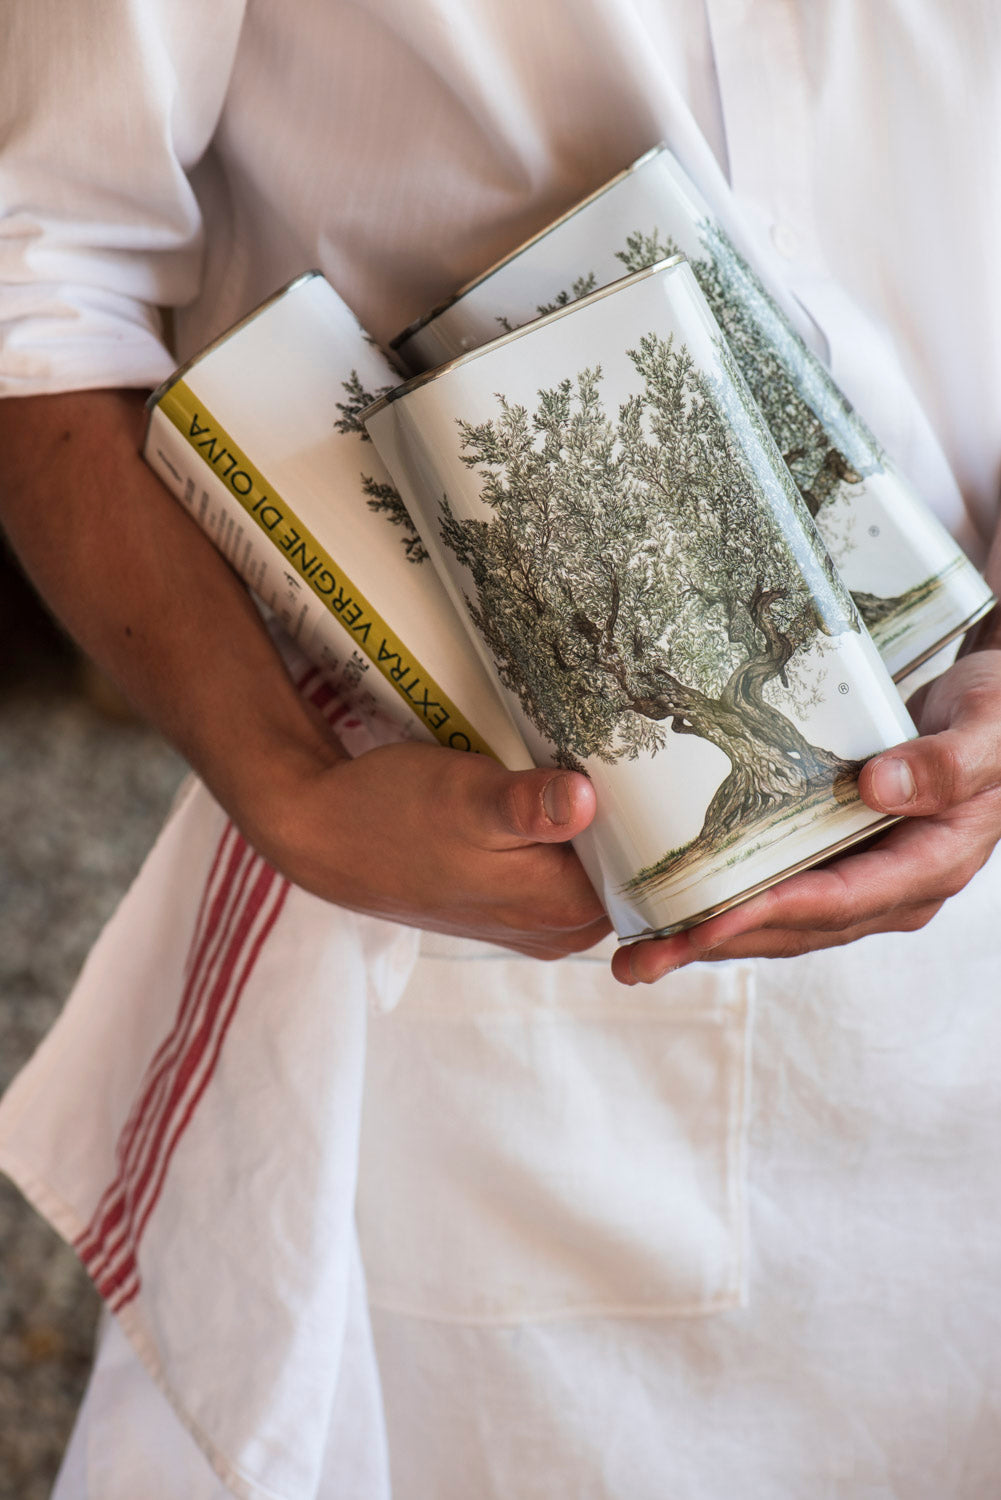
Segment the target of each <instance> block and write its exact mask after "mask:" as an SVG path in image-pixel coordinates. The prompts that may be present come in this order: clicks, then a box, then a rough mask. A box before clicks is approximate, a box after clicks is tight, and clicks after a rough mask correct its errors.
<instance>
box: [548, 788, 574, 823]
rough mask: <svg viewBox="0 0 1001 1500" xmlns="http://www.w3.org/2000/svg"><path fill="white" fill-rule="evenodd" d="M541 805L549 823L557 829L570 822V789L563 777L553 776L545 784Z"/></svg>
mask: <svg viewBox="0 0 1001 1500" xmlns="http://www.w3.org/2000/svg"><path fill="white" fill-rule="evenodd" d="M542 805H543V807H544V808H545V809H546V817H547V818H548V819H549V821H550V823H555V824H556V826H557V827H558V828H564V827H565V826H566V824H567V823H569V822H570V813H571V811H572V807H571V802H570V788H569V786H568V785H567V778H566V777H565V776H554V777H553V778H552V780H551V781H547V782H546V785H545V788H544V790H543V793H542Z"/></svg>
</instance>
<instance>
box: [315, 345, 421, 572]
mask: <svg viewBox="0 0 1001 1500" xmlns="http://www.w3.org/2000/svg"><path fill="white" fill-rule="evenodd" d="M341 386H342V389H343V391H344V394H345V397H346V398H347V399H346V400H344V401H338V402H337V410H338V411H339V412H340V416H339V417H337V418H336V419H335V421H334V427H335V428H336V430H337V431H338V432H343V433H355V434H357V436H358V437H359V438H360V439H361V441H362V442H363V443H368V442H371V438H370V437H369V435H368V433H367V432H366V431H365V428H364V427H363V426H362V424H361V422H360V421H359V420H358V418H359V415H360V413H361V412H363V411H364V410H365V408H366V406H371V405H372V402H373V401H377V400H378V399H379V397H380V396H385V395H386V393H387V392H388V391H391V390H392V389H393V387H392V386H389V385H384V386H382V387H380V389H379V390H377V391H368V390H366V389H365V386H364V385H363V384H362V380H361V376H360V375H359V374H358V371H357V370H352V371H351V374H350V375H349V377H348V379H347V380H345V381H342V383H341ZM361 488H362V494H363V495H364V496H365V497H366V504H367V505H368V508H369V510H371V511H375V512H376V513H378V514H380V515H384V516H385V517H386V519H387V521H388V522H389V524H390V525H391V526H398V527H399V528H400V530H401V532H402V535H401V538H400V540H401V541H402V543H403V550H404V552H405V553H406V555H407V561H408V562H412V563H422V562H424V561H426V559H427V551H426V549H425V547H424V543H423V542H422V541H421V539H420V536H419V535H418V532H417V527H416V526H415V525H414V523H413V521H412V520H411V518H410V512H409V511H408V510H407V507H406V506H405V505H404V503H403V498H402V496H401V495H400V492H399V490H397V489H396V488H395V486H394V485H391V484H387V483H386V482H385V481H384V480H379V479H375V478H373V476H372V475H371V474H362V476H361Z"/></svg>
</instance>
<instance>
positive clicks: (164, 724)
mask: <svg viewBox="0 0 1001 1500" xmlns="http://www.w3.org/2000/svg"><path fill="white" fill-rule="evenodd" d="M142 430H143V404H142V397H141V396H140V395H139V394H138V393H136V392H115V391H94V392H83V393H74V394H67V395H55V396H37V397H29V398H24V399H17V400H13V399H12V400H7V401H3V402H0V519H2V521H3V525H4V527H5V529H6V531H7V533H8V535H9V537H10V540H11V543H12V544H13V546H14V548H15V550H16V551H17V553H18V554H19V556H20V558H21V559H22V562H23V564H24V566H25V568H26V569H27V571H28V573H29V574H30V576H31V577H32V579H33V580H34V582H35V584H36V586H37V588H38V590H39V592H40V593H41V594H42V596H43V598H45V600H46V601H47V603H48V604H49V606H50V607H51V608H52V610H53V612H54V613H55V614H56V615H57V616H58V617H59V619H60V620H61V621H62V623H63V624H64V625H65V626H66V628H67V630H68V631H69V632H70V634H71V635H72V636H73V637H74V638H75V639H76V640H77V641H78V642H79V643H80V644H81V646H82V647H83V648H84V650H85V651H87V653H88V654H89V655H91V656H92V657H93V658H94V660H95V661H97V662H98V663H99V664H100V666H101V667H102V668H103V669H104V670H105V671H106V672H107V673H108V674H109V675H110V676H111V677H113V678H114V680H115V681H116V682H118V683H119V685H120V686H121V687H122V689H123V690H124V692H125V693H126V694H127V695H128V697H129V698H130V699H131V700H132V702H133V703H134V704H135V705H136V706H137V708H138V709H139V711H140V712H141V713H142V714H143V715H145V716H146V717H147V718H149V719H150V720H151V721H152V722H153V723H154V724H156V725H157V727H158V728H159V729H160V730H161V731H162V732H163V734H164V735H165V736H166V737H167V738H168V739H169V740H170V741H171V742H172V743H173V744H174V745H176V746H177V747H178V749H179V750H180V751H181V753H182V754H183V755H184V756H185V757H186V759H187V760H188V761H189V762H190V763H191V765H192V766H194V768H195V769H196V770H197V771H198V773H199V774H200V775H201V776H202V777H203V779H204V780H205V782H206V783H207V785H208V786H209V787H210V789H211V790H212V791H213V793H214V794H215V795H216V797H217V798H218V799H219V801H220V802H221V803H222V804H223V806H224V807H226V808H227V810H228V811H229V812H230V813H231V815H232V816H234V817H235V819H236V820H237V822H239V823H240V824H241V826H243V827H244V828H245V829H246V830H247V831H248V832H249V833H250V834H251V836H255V835H257V836H258V837H259V838H260V837H262V836H263V830H262V829H260V828H258V827H256V826H255V811H254V810H255V806H256V804H257V800H258V792H259V789H260V788H261V787H274V786H275V784H276V783H277V782H279V781H280V780H281V778H282V777H283V776H286V775H289V776H291V775H293V774H301V773H302V772H303V771H308V769H309V768H310V766H315V767H317V768H320V767H323V766H325V765H329V764H330V763H331V762H332V760H334V759H336V758H337V756H338V753H339V752H338V749H337V747H336V744H335V743H334V742H333V741H332V740H331V739H330V738H329V737H328V736H326V735H325V733H324V731H323V730H322V729H321V728H320V727H319V726H318V725H317V724H316V723H315V722H314V721H313V719H312V718H311V716H310V713H309V710H308V709H306V708H305V707H304V705H303V704H302V702H301V700H300V699H299V696H298V694H297V693H296V691H295V689H294V686H293V685H292V683H291V682H290V681H289V678H288V676H287V674H286V672H285V669H284V666H283V664H282V662H281V659H280V657H279V656H278V653H277V652H276V650H275V648H274V645H273V644H272V642H271V639H270V637H269V636H268V633H267V631H266V629H265V628H264V626H263V623H262V621H261V618H260V615H259V614H258V611H257V610H256V608H255V607H254V605H253V603H252V601H251V600H250V598H249V596H248V594H247V592H246V590H245V588H244V587H243V585H242V584H241V582H240V581H239V579H238V578H237V577H236V576H235V574H234V573H233V572H232V571H231V569H230V568H229V566H228V565H227V564H226V562H225V561H224V560H223V559H222V558H221V557H220V555H219V554H218V552H217V551H216V549H215V548H214V547H213V546H212V544H211V543H210V542H209V541H208V539H207V538H206V537H205V536H203V535H202V533H201V532H200V531H199V530H198V528H197V527H196V526H195V525H193V524H192V522H191V520H190V518H189V517H188V516H187V515H185V513H184V512H183V510H182V509H181V507H180V506H179V505H178V504H177V502H176V501H175V500H174V499H173V498H172V497H171V496H170V495H169V494H168V493H167V491H166V490H165V489H164V488H163V486H162V485H161V483H160V481H159V480H158V479H157V478H156V476H155V475H154V474H153V473H152V472H151V471H150V470H149V469H148V468H147V466H146V464H145V463H144V462H143V460H142V459H141V457H140V455H139V445H140V441H141V437H142Z"/></svg>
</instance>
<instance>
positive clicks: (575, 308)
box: [358, 255, 688, 424]
mask: <svg viewBox="0 0 1001 1500" xmlns="http://www.w3.org/2000/svg"><path fill="white" fill-rule="evenodd" d="M687 264H688V257H687V256H686V255H670V256H667V257H666V258H665V259H664V260H656V261H654V263H653V264H652V265H650V266H644V267H643V269H642V270H639V271H632V272H630V274H629V275H628V276H620V277H619V278H618V280H616V281H610V282H609V283H608V284H607V286H601V287H599V288H598V289H597V291H595V292H588V293H587V295H586V296H584V297H578V299H577V300H576V302H568V303H567V304H566V306H565V307H557V308H555V309H554V310H553V311H552V312H549V313H545V314H544V315H543V316H542V317H539V318H533V319H532V320H531V322H530V323H523V324H522V326H521V327H520V328H513V329H512V330H511V332H510V333H502V334H500V335H499V336H498V337H497V338H495V339H491V340H490V342H489V343H487V344H481V345H480V346H479V348H478V349H467V350H466V352H465V353H464V354H457V355H456V356H455V358H454V359H450V360H448V361H447V362H446V363H445V364H443V365H438V367H437V368H436V369H434V370H424V371H422V372H421V374H420V375H414V376H412V377H411V378H410V379H409V380H405V381H404V382H403V383H402V385H397V386H394V387H393V389H392V390H391V391H386V393H385V394H384V395H382V396H380V397H379V398H378V400H376V401H373V402H372V404H371V406H366V407H365V408H364V409H363V410H362V411H360V412H359V413H358V420H359V421H360V422H361V423H363V424H364V423H365V422H367V421H368V419H369V417H374V416H375V414H376V412H379V411H381V410H382V408H383V407H384V406H388V405H389V403H390V402H391V401H399V399H400V398H401V396H409V395H410V393H411V391H415V390H417V389H418V388H419V387H420V386H422V385H427V384H428V383H429V382H430V381H432V380H437V379H438V377H439V375H446V374H448V373H449V372H450V371H451V370H455V369H458V368H459V366H461V365H468V364H471V363H472V361H473V360H474V359H480V358H481V357H482V356H483V355H485V354H491V353H493V351H494V350H495V349H500V348H502V347H503V346H504V345H505V344H512V343H514V341H515V339H520V338H523V337H524V335H525V334H527V333H534V332H535V330H536V329H537V328H543V327H545V325H546V324H547V323H555V322H556V321H557V320H558V319H559V318H566V317H569V316H570V315H571V314H572V313H577V312H580V311H581V310H582V309H583V308H585V307H590V306H591V304H592V303H593V302H599V301H600V300H601V298H602V297H608V296H611V294H612V293H613V292H619V291H622V290H623V289H624V288H625V287H627V286H631V285H632V284H633V283H634V282H637V281H644V280H645V279H646V278H647V277H649V276H662V275H665V274H667V273H668V272H670V271H676V270H678V269H679V267H681V266H687Z"/></svg>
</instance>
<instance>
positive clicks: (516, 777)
mask: <svg viewBox="0 0 1001 1500" xmlns="http://www.w3.org/2000/svg"><path fill="white" fill-rule="evenodd" d="M483 812H484V814H485V818H484V833H485V834H486V837H487V845H488V847H490V848H493V849H510V848H517V847H518V846H519V845H522V844H539V843H543V844H558V843H562V842H564V841H565V840H567V839H572V838H575V837H576V835H577V834H578V833H581V832H583V830H584V829H585V828H586V827H587V826H588V824H589V823H590V822H591V820H592V818H593V817H594V814H595V796H594V787H593V786H592V785H591V783H590V781H589V780H588V778H587V777H586V776H584V775H582V774H581V773H580V772H579V771H558V770H538V771H511V772H506V773H505V775H504V777H503V779H499V780H498V781H497V782H496V784H495V788H494V794H493V798H492V801H491V803H490V805H489V806H487V807H485V808H484V809H483Z"/></svg>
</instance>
